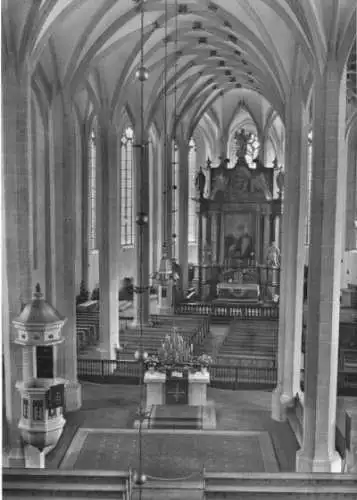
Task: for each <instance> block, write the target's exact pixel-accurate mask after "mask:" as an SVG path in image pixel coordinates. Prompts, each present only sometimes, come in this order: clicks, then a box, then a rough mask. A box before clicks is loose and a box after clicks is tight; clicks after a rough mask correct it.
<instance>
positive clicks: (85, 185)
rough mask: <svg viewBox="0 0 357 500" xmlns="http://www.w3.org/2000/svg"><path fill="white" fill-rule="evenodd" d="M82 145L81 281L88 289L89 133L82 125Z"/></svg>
mask: <svg viewBox="0 0 357 500" xmlns="http://www.w3.org/2000/svg"><path fill="white" fill-rule="evenodd" d="M80 134H81V144H82V157H81V160H82V162H81V163H82V165H81V166H82V168H81V177H82V228H81V229H82V255H81V258H82V280H83V281H84V283H85V285H86V287H87V288H88V270H89V241H88V229H89V228H88V223H89V221H88V195H89V163H88V162H89V158H88V141H89V134H90V131H89V130H88V127H87V126H85V125H82V127H81V129H80Z"/></svg>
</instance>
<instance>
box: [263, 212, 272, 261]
mask: <svg viewBox="0 0 357 500" xmlns="http://www.w3.org/2000/svg"><path fill="white" fill-rule="evenodd" d="M270 235H271V213H270V207H269V206H268V207H267V208H266V212H265V214H264V245H263V246H264V252H263V255H262V258H264V255H265V250H266V249H267V248H268V246H269V245H270V243H271V241H270Z"/></svg>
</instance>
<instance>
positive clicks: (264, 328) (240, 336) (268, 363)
mask: <svg viewBox="0 0 357 500" xmlns="http://www.w3.org/2000/svg"><path fill="white" fill-rule="evenodd" d="M277 335H278V323H277V322H276V321H272V320H269V321H265V320H256V321H249V320H246V321H244V320H235V321H233V322H232V323H231V325H230V329H229V332H228V334H227V336H226V338H225V339H224V341H223V343H222V344H221V346H220V348H219V350H218V354H217V358H216V360H217V363H222V364H232V365H236V366H237V365H238V366H248V365H249V366H251V365H254V366H257V367H267V368H271V367H274V366H275V358H276V354H277Z"/></svg>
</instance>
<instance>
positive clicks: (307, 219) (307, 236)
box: [305, 132, 312, 246]
mask: <svg viewBox="0 0 357 500" xmlns="http://www.w3.org/2000/svg"><path fill="white" fill-rule="evenodd" d="M307 147H308V149H307V210H306V216H305V245H306V246H309V245H310V236H311V181H312V132H309V135H308V146H307Z"/></svg>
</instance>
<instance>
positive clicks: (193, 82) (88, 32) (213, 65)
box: [2, 0, 356, 125]
mask: <svg viewBox="0 0 357 500" xmlns="http://www.w3.org/2000/svg"><path fill="white" fill-rule="evenodd" d="M166 6H167V10H165V9H166ZM144 8H145V15H144V23H145V30H144V31H145V45H144V50H145V65H146V67H147V68H148V69H149V73H150V78H149V80H148V81H147V82H146V84H145V111H146V119H147V120H151V119H154V118H155V117H157V115H158V114H160V110H161V112H162V96H163V93H164V90H163V89H164V78H163V69H164V61H165V37H166V36H167V39H166V40H167V56H168V78H167V87H168V89H167V90H168V93H169V94H171V103H170V105H171V106H172V96H173V91H174V87H175V86H176V97H177V104H178V113H177V114H178V117H179V118H180V119H181V120H185V121H186V122H187V123H189V124H191V125H192V123H193V122H194V121H197V117H198V116H201V115H202V114H203V113H204V112H205V111H206V110H207V109H209V108H210V107H212V106H213V105H214V103H215V102H216V100H217V99H218V98H219V97H221V96H222V95H225V94H229V93H230V92H232V91H234V95H235V98H237V97H238V100H239V95H238V94H239V92H240V90H239V89H244V90H245V92H247V91H248V92H249V93H250V94H251V95H252V96H254V98H255V99H256V100H257V101H260V102H264V103H265V104H264V106H265V108H267V107H269V106H271V107H273V108H274V109H275V110H277V111H278V113H279V114H280V116H282V117H283V118H284V113H285V104H286V102H287V100H288V96H289V90H290V86H291V83H292V81H293V80H294V78H296V77H297V75H298V77H299V79H300V81H301V83H302V85H305V86H306V88H305V94H306V98H307V97H308V95H309V90H310V87H311V84H312V69H313V68H314V67H315V68H321V67H322V65H323V62H324V60H325V58H326V53H327V50H328V49H331V47H332V48H333V50H335V51H336V53H337V54H338V57H339V59H340V60H341V61H344V62H345V61H346V60H347V56H348V54H349V52H350V49H351V46H352V44H353V40H354V38H355V36H356V1H355V0H219V1H216V2H210V1H207V0H194V1H186V2H182V1H181V0H177V1H175V0H167V4H166V3H165V0H147V1H146V2H145V7H144ZM2 9H3V40H4V43H3V54H4V55H5V59H7V60H11V59H12V58H14V57H16V59H17V61H18V63H21V61H23V60H25V59H28V60H29V61H30V64H31V65H32V67H33V69H34V74H35V77H36V79H37V80H38V85H40V86H41V87H42V88H43V90H44V91H45V92H46V93H47V96H48V98H49V99H50V96H51V95H52V90H51V89H52V82H54V81H55V82H56V83H57V85H58V86H60V87H65V88H67V89H70V91H71V93H72V95H75V96H76V98H78V102H79V103H80V104H82V107H83V108H85V107H86V106H87V105H86V103H85V101H86V100H88V96H89V97H90V99H91V100H92V101H95V102H94V104H95V103H97V105H98V106H103V105H105V106H107V108H108V111H109V112H110V113H111V116H112V117H113V118H114V117H115V115H116V113H120V111H121V109H122V108H123V107H124V106H125V104H126V99H127V95H128V92H129V91H130V92H132V89H133V86H135V85H137V84H133V81H135V79H134V74H135V71H136V69H137V67H138V65H139V60H140V7H139V6H138V4H137V3H135V2H133V0H43V1H42V2H41V1H37V0H33V1H30V0H29V1H26V2H23V0H5V1H3V6H2ZM165 20H167V24H166V23H165ZM297 61H299V63H298V62H297ZM354 83H355V79H354ZM237 92H238V94H237ZM242 92H243V90H242ZM81 101H82V103H81ZM236 102H237V99H236Z"/></svg>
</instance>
